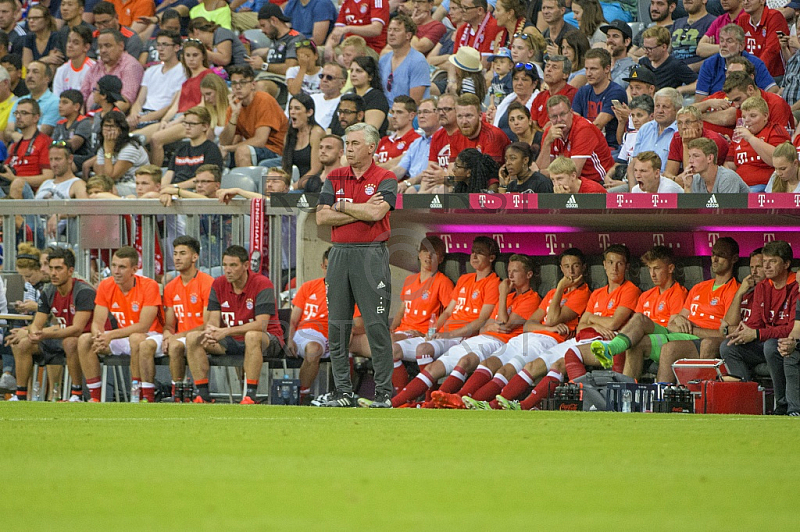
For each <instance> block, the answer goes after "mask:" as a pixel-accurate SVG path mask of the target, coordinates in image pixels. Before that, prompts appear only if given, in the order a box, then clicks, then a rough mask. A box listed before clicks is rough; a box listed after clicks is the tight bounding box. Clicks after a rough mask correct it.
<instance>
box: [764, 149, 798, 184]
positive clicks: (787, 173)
mask: <svg viewBox="0 0 800 532" xmlns="http://www.w3.org/2000/svg"><path fill="white" fill-rule="evenodd" d="M772 167H773V168H775V173H773V174H772V176H771V177H770V178H769V181H768V182H767V188H766V190H765V191H764V192H794V193H798V192H800V160H798V158H797V148H795V147H794V144H792V143H791V142H784V143H782V144H778V145H777V146H775V151H773V152H772Z"/></svg>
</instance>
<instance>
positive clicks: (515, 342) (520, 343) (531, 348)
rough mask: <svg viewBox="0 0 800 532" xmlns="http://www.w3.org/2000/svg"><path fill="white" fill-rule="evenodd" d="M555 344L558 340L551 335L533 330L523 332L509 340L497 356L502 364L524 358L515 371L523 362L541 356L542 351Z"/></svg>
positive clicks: (518, 369)
mask: <svg viewBox="0 0 800 532" xmlns="http://www.w3.org/2000/svg"><path fill="white" fill-rule="evenodd" d="M556 345H558V340H556V339H555V338H553V337H552V336H548V335H546V334H539V333H533V332H530V333H523V334H520V335H519V336H515V337H514V338H512V339H511V340H509V341H508V345H507V347H506V349H505V350H504V351H503V352H502V353H500V354H499V355H497V357H498V358H499V359H500V362H501V363H502V364H503V365H504V366H505V365H506V364H509V363H512V360H514V359H518V360H526V362H525V363H523V364H522V366H520V367H519V368H517V372H519V371H520V370H521V369H522V368H523V367H524V366H525V364H527V363H528V362H530V361H531V360H535V359H536V357H537V356H541V355H542V353H544V352H546V351H547V350H548V349H551V348H552V347H555V346H556ZM516 366H517V364H514V367H516Z"/></svg>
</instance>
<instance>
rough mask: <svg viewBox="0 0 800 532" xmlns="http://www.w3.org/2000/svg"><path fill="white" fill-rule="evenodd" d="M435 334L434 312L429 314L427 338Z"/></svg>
mask: <svg viewBox="0 0 800 532" xmlns="http://www.w3.org/2000/svg"><path fill="white" fill-rule="evenodd" d="M435 334H436V314H435V313H434V314H431V319H430V320H429V321H428V340H430V339H432V338H433V337H434V335H435Z"/></svg>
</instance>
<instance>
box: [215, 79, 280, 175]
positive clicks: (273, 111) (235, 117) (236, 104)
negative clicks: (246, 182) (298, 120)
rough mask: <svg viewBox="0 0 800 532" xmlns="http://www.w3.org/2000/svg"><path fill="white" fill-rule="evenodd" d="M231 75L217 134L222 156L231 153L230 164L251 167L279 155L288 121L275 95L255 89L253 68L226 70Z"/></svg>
mask: <svg viewBox="0 0 800 532" xmlns="http://www.w3.org/2000/svg"><path fill="white" fill-rule="evenodd" d="M228 74H229V75H230V77H231V95H230V97H229V99H230V107H228V123H227V124H226V125H225V128H224V129H223V130H222V131H221V132H220V134H219V148H220V151H221V153H222V156H223V158H224V157H226V156H227V155H228V154H229V153H230V154H232V156H233V163H234V164H233V166H255V165H257V164H258V163H259V162H260V161H263V160H265V159H273V158H275V157H281V155H282V154H283V141H284V138H285V137H286V131H287V130H288V129H289V121H288V119H287V118H286V115H285V114H284V113H283V110H282V109H281V108H280V106H279V105H278V102H276V101H275V98H273V97H272V96H270V95H269V94H267V93H266V92H262V91H256V89H255V83H254V78H255V74H254V73H253V69H252V68H250V67H249V66H247V65H238V66H232V67H230V68H229V69H228Z"/></svg>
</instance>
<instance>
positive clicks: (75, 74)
mask: <svg viewBox="0 0 800 532" xmlns="http://www.w3.org/2000/svg"><path fill="white" fill-rule="evenodd" d="M68 1H69V2H73V3H76V2H77V1H78V0H68ZM61 5H62V7H63V5H64V4H63V3H62V4H61ZM81 22H82V23H83V21H81ZM84 24H85V23H84ZM64 28H67V26H66V24H65V25H64ZM64 28H62V30H63V29H64ZM64 41H65V42H64V49H65V53H66V57H67V61H66V62H65V63H64V64H63V65H61V66H60V67H58V68H57V69H56V73H55V76H53V94H55V95H56V96H61V93H63V92H64V91H65V90H67V89H75V90H78V91H80V90H81V84H82V83H83V78H84V77H86V74H87V73H88V72H89V69H91V68H92V65H94V64H95V60H94V59H92V58H90V57H89V56H88V53H89V50H90V49H91V47H92V42H93V41H94V37H92V30H91V29H90V28H88V27H84V26H78V27H76V28H74V29H70V30H69V31H67V33H66V36H65V37H64Z"/></svg>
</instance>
